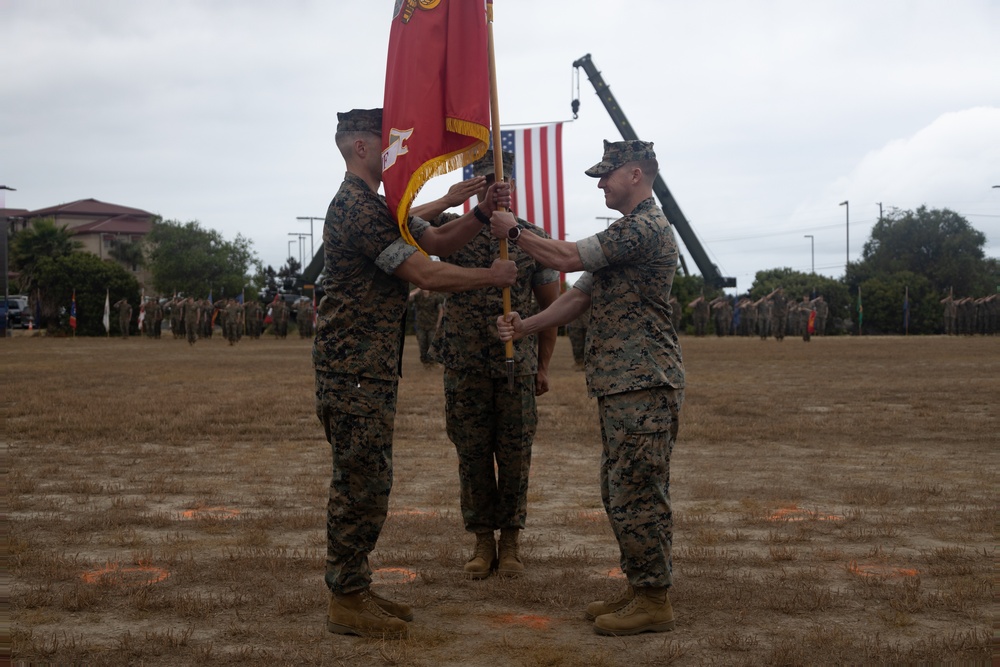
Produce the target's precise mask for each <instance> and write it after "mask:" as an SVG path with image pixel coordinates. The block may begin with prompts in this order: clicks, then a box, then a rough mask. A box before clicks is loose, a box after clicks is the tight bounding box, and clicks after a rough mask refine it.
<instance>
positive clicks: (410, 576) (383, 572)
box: [372, 567, 417, 584]
mask: <svg viewBox="0 0 1000 667" xmlns="http://www.w3.org/2000/svg"><path fill="white" fill-rule="evenodd" d="M416 578H417V573H416V572H414V571H413V570H409V569H407V568H405V567H380V568H378V569H377V570H372V580H373V581H377V582H378V583H380V584H408V583H410V582H411V581H413V580H414V579H416Z"/></svg>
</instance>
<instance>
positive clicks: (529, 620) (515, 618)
mask: <svg viewBox="0 0 1000 667" xmlns="http://www.w3.org/2000/svg"><path fill="white" fill-rule="evenodd" d="M493 620H494V622H496V624H497V625H519V626H521V627H524V628H530V629H531V630H548V629H549V628H550V627H551V626H552V619H551V618H549V617H548V616H536V615H533V614H501V615H499V616H494V617H493Z"/></svg>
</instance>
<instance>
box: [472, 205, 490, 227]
mask: <svg viewBox="0 0 1000 667" xmlns="http://www.w3.org/2000/svg"><path fill="white" fill-rule="evenodd" d="M472 215H474V216H476V220H478V221H479V222H481V223H483V224H484V225H488V224H490V219H489V218H488V217H487V216H486V214H485V213H483V212H482V210H481V209H480V208H479V204H476V205H475V206H473V207H472Z"/></svg>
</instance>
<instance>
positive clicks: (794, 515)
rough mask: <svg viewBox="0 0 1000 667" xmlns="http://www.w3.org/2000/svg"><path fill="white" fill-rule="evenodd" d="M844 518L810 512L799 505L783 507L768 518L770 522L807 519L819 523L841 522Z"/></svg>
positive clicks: (837, 515) (836, 515)
mask: <svg viewBox="0 0 1000 667" xmlns="http://www.w3.org/2000/svg"><path fill="white" fill-rule="evenodd" d="M843 518H844V517H842V516H840V515H839V514H823V513H822V512H812V511H810V510H804V509H801V508H800V507H798V506H797V505H792V506H791V507H782V508H779V509H776V510H775V511H774V512H773V513H772V514H771V516H769V517H767V520H768V521H804V520H806V519H815V520H817V521H841V520H843Z"/></svg>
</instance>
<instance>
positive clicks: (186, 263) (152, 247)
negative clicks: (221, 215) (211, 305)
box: [147, 219, 261, 297]
mask: <svg viewBox="0 0 1000 667" xmlns="http://www.w3.org/2000/svg"><path fill="white" fill-rule="evenodd" d="M147 241H148V247H149V268H150V271H151V272H152V274H153V286H154V287H155V288H156V290H157V291H159V292H160V293H161V294H171V293H174V292H183V293H185V294H189V295H193V296H201V297H204V296H207V295H208V293H209V292H212V294H213V295H214V296H215V297H219V296H236V295H237V294H240V293H241V292H242V291H243V289H244V287H245V286H246V285H248V284H251V283H252V282H253V276H254V275H256V274H258V273H259V272H260V271H261V269H260V260H258V259H257V256H256V254H255V253H254V251H253V244H252V242H251V241H250V240H249V239H247V238H246V237H244V236H243V235H242V234H237V235H236V238H235V239H234V240H233V241H226V240H225V239H224V238H223V237H222V235H221V234H220V233H219V232H217V231H215V230H211V229H204V228H202V226H201V225H200V224H199V223H198V222H197V221H191V222H187V223H181V222H177V221H175V220H167V221H163V220H160V219H154V221H153V230H152V231H151V232H150V234H149V237H148V239H147Z"/></svg>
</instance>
